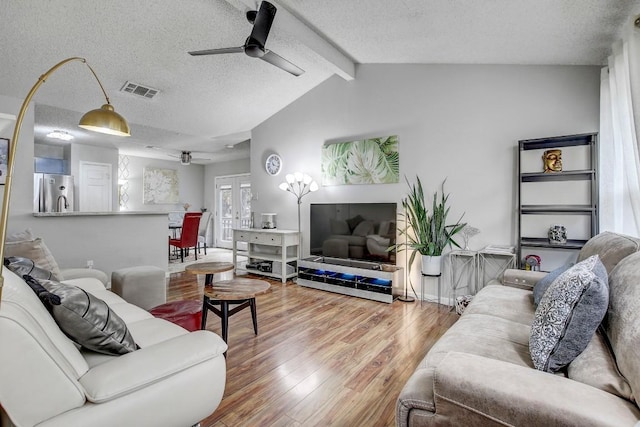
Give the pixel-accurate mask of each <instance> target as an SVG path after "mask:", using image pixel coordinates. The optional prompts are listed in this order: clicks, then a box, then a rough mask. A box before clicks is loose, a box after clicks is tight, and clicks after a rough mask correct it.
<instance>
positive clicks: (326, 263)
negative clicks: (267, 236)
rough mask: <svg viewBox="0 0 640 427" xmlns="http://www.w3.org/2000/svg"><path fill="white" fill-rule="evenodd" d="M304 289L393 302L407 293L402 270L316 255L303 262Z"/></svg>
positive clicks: (301, 282)
mask: <svg viewBox="0 0 640 427" xmlns="http://www.w3.org/2000/svg"><path fill="white" fill-rule="evenodd" d="M296 282H297V283H298V284H299V285H301V286H306V287H309V288H314V289H320V290H323V291H329V292H335V293H339V294H343V295H350V296H354V297H360V298H366V299H370V300H374V301H380V302H386V303H391V302H393V300H394V299H395V298H396V297H397V296H399V295H401V294H402V292H403V290H404V287H403V286H404V271H403V268H402V267H396V266H395V265H390V264H381V263H377V262H368V261H356V260H350V259H342V258H330V257H323V256H312V257H309V258H305V259H302V260H300V261H299V263H298V278H297V279H296Z"/></svg>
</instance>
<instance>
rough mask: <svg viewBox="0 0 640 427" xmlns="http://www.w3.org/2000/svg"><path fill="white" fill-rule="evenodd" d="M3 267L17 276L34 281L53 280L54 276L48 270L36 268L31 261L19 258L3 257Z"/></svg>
mask: <svg viewBox="0 0 640 427" xmlns="http://www.w3.org/2000/svg"><path fill="white" fill-rule="evenodd" d="M4 266H5V267H7V268H8V269H9V270H11V271H13V272H14V273H16V274H17V275H18V276H20V277H23V276H25V275H28V276H31V277H33V278H36V279H48V280H55V279H56V276H54V274H53V273H52V272H50V271H49V270H45V269H44V268H40V267H37V266H36V264H35V263H34V262H33V260H31V259H29V258H24V257H20V256H10V257H5V259H4Z"/></svg>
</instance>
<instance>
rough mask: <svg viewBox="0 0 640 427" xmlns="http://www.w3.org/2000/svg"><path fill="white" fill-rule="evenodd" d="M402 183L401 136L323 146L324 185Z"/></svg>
mask: <svg viewBox="0 0 640 427" xmlns="http://www.w3.org/2000/svg"><path fill="white" fill-rule="evenodd" d="M399 180H400V154H399V153H398V136H397V135H392V136H387V137H380V138H371V139H363V140H359V141H350V142H339V143H335V144H330V145H325V146H324V147H322V185H349V184H392V183H397V182H399Z"/></svg>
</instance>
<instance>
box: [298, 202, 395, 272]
mask: <svg viewBox="0 0 640 427" xmlns="http://www.w3.org/2000/svg"><path fill="white" fill-rule="evenodd" d="M396 209H397V204H396V203H314V204H311V206H310V211H311V212H310V213H311V221H310V223H311V231H310V248H311V255H320V256H325V257H331V258H345V259H354V260H366V261H375V262H381V263H388V264H395V262H396V252H395V251H393V250H392V251H388V250H387V249H388V248H389V247H390V246H392V245H394V244H395V243H396V222H397V219H396Z"/></svg>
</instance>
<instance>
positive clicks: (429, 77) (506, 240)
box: [251, 65, 600, 283]
mask: <svg viewBox="0 0 640 427" xmlns="http://www.w3.org/2000/svg"><path fill="white" fill-rule="evenodd" d="M599 72H600V71H599V67H586V66H483V65H361V66H359V67H358V70H357V77H356V79H355V80H353V81H351V82H346V81H344V80H342V79H340V78H338V77H333V78H331V79H329V80H327V81H325V82H324V83H322V84H321V85H319V86H318V87H317V88H315V89H314V90H312V91H311V92H309V93H308V94H307V95H305V96H304V97H302V98H300V99H299V100H297V101H295V102H294V103H292V104H291V105H289V106H288V107H287V108H285V109H284V110H282V111H281V112H279V113H278V114H275V115H274V116H272V117H271V118H269V119H268V120H266V121H265V122H264V123H262V124H261V125H259V126H258V127H257V128H255V129H254V130H253V132H252V142H251V146H252V148H251V174H252V188H253V191H254V192H255V193H256V194H258V196H259V198H258V200H257V201H255V204H254V210H255V212H256V214H257V215H258V214H259V213H260V212H277V213H278V227H279V228H289V229H295V228H296V226H297V219H296V201H295V198H294V197H293V196H292V195H290V194H287V193H286V192H283V191H280V190H279V189H278V184H279V183H280V182H282V181H283V180H284V175H285V174H287V173H290V172H295V171H298V170H299V171H302V172H306V173H309V174H310V175H312V176H313V177H314V178H315V179H316V180H317V181H318V182H320V180H321V176H320V152H321V147H322V146H323V144H325V143H327V142H337V141H350V140H354V139H359V138H362V137H375V136H385V135H394V134H397V135H398V140H399V150H400V175H401V182H400V183H398V184H385V185H352V186H332V187H321V188H320V190H319V191H318V192H316V193H312V194H311V195H309V196H306V197H305V198H304V199H303V204H302V231H303V241H304V242H309V236H308V230H309V223H308V221H309V203H322V202H334V203H335V202H338V203H342V202H393V201H395V202H400V201H401V199H402V198H403V197H404V196H405V194H406V190H407V185H406V183H405V182H404V177H405V176H406V177H408V178H409V179H410V180H412V181H413V180H414V179H415V176H416V175H418V176H420V179H421V180H422V182H423V184H424V185H425V187H426V191H428V192H429V193H431V192H432V191H434V190H436V189H438V188H439V185H440V184H441V183H442V181H443V180H444V179H445V178H446V179H447V183H446V188H445V189H446V191H447V192H449V193H451V197H450V199H449V200H450V202H451V206H452V208H451V215H452V216H453V217H458V216H459V215H460V214H462V213H463V212H464V213H465V216H464V221H466V222H468V223H469V224H471V225H472V226H474V227H477V228H479V229H480V230H481V234H479V235H478V236H476V237H474V238H472V239H471V242H470V246H471V248H472V249H480V248H482V247H483V246H485V245H486V244H490V243H491V244H511V245H515V243H516V235H515V234H516V215H515V213H516V211H515V209H516V201H515V197H516V191H517V187H516V182H517V181H516V158H517V157H516V154H517V144H518V140H519V139H528V138H537V137H546V136H556V135H566V134H573V133H584V132H597V131H598V129H599V83H600V82H599ZM272 152H277V153H279V154H280V155H281V156H282V158H283V162H284V170H283V172H282V173H281V174H280V175H279V176H276V177H270V176H268V175H267V174H266V172H265V171H264V168H263V165H264V162H265V159H266V157H267V156H268V155H269V154H270V153H272ZM305 246H306V247H305V248H304V253H305V254H306V253H308V250H309V248H308V245H305ZM399 258H400V257H399ZM400 262H403V260H402V259H399V263H400ZM414 283H417V282H415V281H414Z"/></svg>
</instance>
